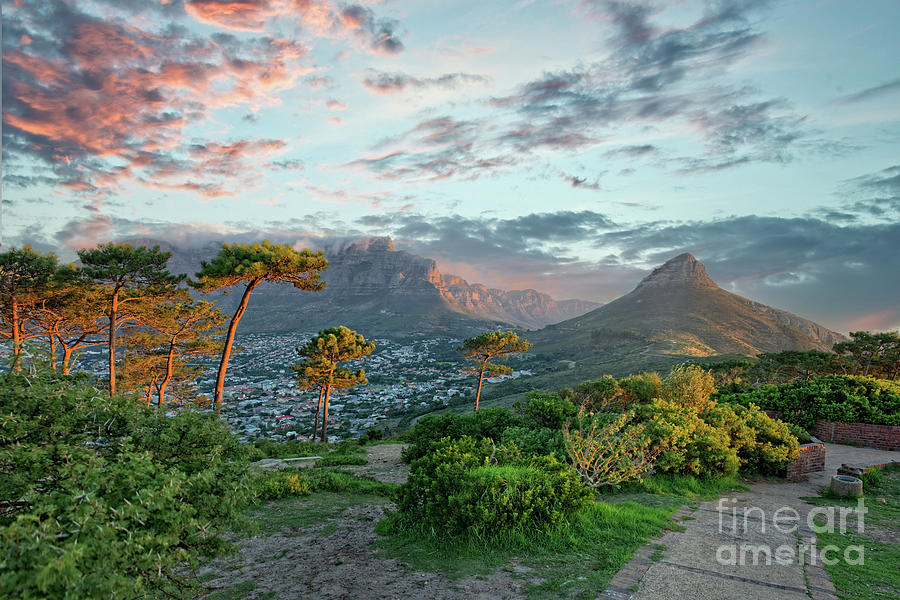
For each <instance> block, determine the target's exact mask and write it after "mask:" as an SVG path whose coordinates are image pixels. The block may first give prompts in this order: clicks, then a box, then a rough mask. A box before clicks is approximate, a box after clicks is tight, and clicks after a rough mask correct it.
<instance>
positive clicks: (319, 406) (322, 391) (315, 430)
mask: <svg viewBox="0 0 900 600" xmlns="http://www.w3.org/2000/svg"><path fill="white" fill-rule="evenodd" d="M324 395H325V388H324V387H321V388H319V401H318V402H317V403H316V420H315V422H314V423H313V432H312V438H311V439H312V440H313V441H315V439H316V434H317V433H318V432H319V412H320V411H321V410H322V396H324Z"/></svg>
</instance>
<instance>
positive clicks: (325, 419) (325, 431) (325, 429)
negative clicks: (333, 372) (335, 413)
mask: <svg viewBox="0 0 900 600" xmlns="http://www.w3.org/2000/svg"><path fill="white" fill-rule="evenodd" d="M329 396H331V384H330V383H328V384H325V412H324V414H323V415H322V442H327V441H328V398H329Z"/></svg>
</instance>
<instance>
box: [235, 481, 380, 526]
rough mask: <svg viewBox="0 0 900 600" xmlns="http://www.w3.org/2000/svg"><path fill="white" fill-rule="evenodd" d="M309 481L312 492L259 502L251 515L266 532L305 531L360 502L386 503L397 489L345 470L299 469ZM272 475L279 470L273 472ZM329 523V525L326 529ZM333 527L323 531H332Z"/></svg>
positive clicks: (251, 511)
mask: <svg viewBox="0 0 900 600" xmlns="http://www.w3.org/2000/svg"><path fill="white" fill-rule="evenodd" d="M299 475H301V476H302V477H303V478H304V479H305V480H306V481H307V482H308V484H309V491H310V492H311V493H309V494H307V495H303V496H300V497H291V498H284V499H281V500H275V501H272V502H267V503H265V504H261V505H257V506H255V507H253V508H251V510H250V514H249V517H250V519H251V520H252V521H254V522H256V523H257V524H258V525H259V528H260V531H261V532H262V533H264V534H267V535H268V534H272V533H276V532H279V531H283V530H286V529H287V530H292V531H294V532H297V533H302V532H303V531H304V530H307V529H309V528H310V527H313V526H315V525H320V524H322V523H323V522H324V521H325V520H326V519H328V518H329V517H333V516H335V515H337V514H340V513H341V512H342V511H344V510H346V509H347V508H350V507H351V506H356V505H358V504H385V503H386V502H388V498H389V497H390V495H391V494H392V493H393V491H394V490H395V489H397V485H396V484H393V483H384V482H381V481H376V480H374V479H371V478H369V477H360V476H358V475H354V474H352V473H347V472H345V471H339V470H332V469H315V470H313V469H309V470H304V471H302V472H299ZM272 476H273V477H275V476H277V474H273V475H272ZM329 526H330V525H326V530H327V529H328V528H329ZM334 529H335V527H334V526H331V529H330V531H326V532H324V533H323V535H327V534H328V533H331V532H333V531H334Z"/></svg>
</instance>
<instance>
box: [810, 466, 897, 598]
mask: <svg viewBox="0 0 900 600" xmlns="http://www.w3.org/2000/svg"><path fill="white" fill-rule="evenodd" d="M866 480H867V481H866V483H865V484H864V488H863V491H864V493H865V497H864V498H863V502H864V503H865V507H866V509H868V512H867V513H866V514H865V516H864V527H863V531H862V532H860V531H859V527H858V526H857V522H856V519H855V518H852V517H851V518H850V519H848V527H847V529H846V531H845V533H843V534H842V533H840V531H835V532H831V533H829V532H826V533H819V534H817V536H818V547H819V550H820V551H821V550H822V549H823V548H824V547H825V546H827V545H833V546H837V547H838V548H839V549H840V551H841V560H838V561H837V563H836V564H834V565H825V569H826V570H827V571H828V574H829V576H831V580H832V582H834V585H835V587H836V588H837V590H838V595H839V596H840V597H841V598H842V599H847V600H850V599H853V600H889V599H890V600H894V599H895V598H898V597H900V570H898V569H897V565H900V467H887V468H885V469H883V470H880V471H879V472H878V474H872V475H868V476H867V477H866ZM806 500H808V501H809V502H812V503H814V504H822V505H826V506H847V507H854V506H857V502H858V501H857V499H837V498H831V497H822V498H807V499H806ZM881 500H883V502H882V501H881ZM848 546H861V547H862V548H863V559H864V560H863V564H859V565H853V564H848V561H845V560H844V559H843V552H844V551H845V549H846V548H847V547H848ZM832 555H834V553H832ZM850 558H851V559H854V558H856V554H855V553H851V554H850Z"/></svg>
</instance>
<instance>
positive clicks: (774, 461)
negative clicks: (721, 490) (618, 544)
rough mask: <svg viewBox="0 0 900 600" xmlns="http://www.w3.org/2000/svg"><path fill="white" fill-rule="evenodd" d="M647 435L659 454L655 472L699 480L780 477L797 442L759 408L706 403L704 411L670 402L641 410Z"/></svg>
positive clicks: (785, 427) (780, 423)
mask: <svg viewBox="0 0 900 600" xmlns="http://www.w3.org/2000/svg"><path fill="white" fill-rule="evenodd" d="M640 414H641V417H642V421H643V422H644V423H645V425H646V426H647V434H648V435H649V436H650V437H651V439H653V440H654V444H655V445H656V446H657V447H658V448H660V449H661V450H662V452H661V454H660V456H659V457H658V458H657V461H656V465H655V466H656V468H657V469H658V470H660V471H663V472H670V473H679V474H693V475H698V476H701V477H715V476H734V475H736V474H737V473H738V471H741V472H743V473H745V474H755V473H761V474H780V473H782V472H783V470H784V468H785V467H786V466H787V464H788V463H789V462H790V461H791V460H793V459H794V458H795V457H796V455H797V448H798V446H799V445H798V443H797V438H796V437H795V436H794V435H793V434H791V432H790V429H788V426H787V425H786V424H785V423H782V422H781V421H778V420H775V419H772V418H770V417H769V416H768V415H766V414H765V413H763V412H762V411H761V410H760V409H759V407H757V406H754V405H751V406H739V405H737V406H735V405H727V404H716V403H715V402H711V403H710V405H709V406H708V407H707V408H706V409H705V410H703V411H698V410H697V408H696V407H693V406H689V405H684V404H679V403H676V402H674V401H670V400H654V401H653V402H651V403H650V404H649V405H647V406H645V407H643V408H642V410H641V412H640Z"/></svg>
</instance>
